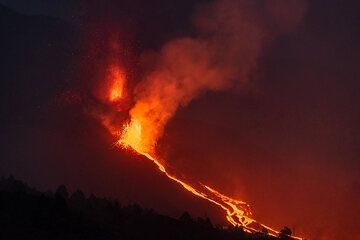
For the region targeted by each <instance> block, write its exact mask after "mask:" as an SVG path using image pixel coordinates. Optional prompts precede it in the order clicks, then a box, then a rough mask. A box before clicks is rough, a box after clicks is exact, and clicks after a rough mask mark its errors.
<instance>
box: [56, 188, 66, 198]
mask: <svg viewBox="0 0 360 240" xmlns="http://www.w3.org/2000/svg"><path fill="white" fill-rule="evenodd" d="M55 197H62V198H64V199H68V197H69V192H68V190H67V188H66V186H65V185H61V186H59V187H58V188H57V189H56V192H55Z"/></svg>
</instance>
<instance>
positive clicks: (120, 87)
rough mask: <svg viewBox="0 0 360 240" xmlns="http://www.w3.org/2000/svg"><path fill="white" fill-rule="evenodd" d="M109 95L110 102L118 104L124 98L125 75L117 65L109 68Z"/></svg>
mask: <svg viewBox="0 0 360 240" xmlns="http://www.w3.org/2000/svg"><path fill="white" fill-rule="evenodd" d="M109 83H110V86H109V93H108V100H109V101H110V102H118V101H119V100H121V99H122V98H123V97H124V87H125V74H124V72H123V71H121V69H120V68H119V67H118V66H117V65H112V66H110V67H109Z"/></svg>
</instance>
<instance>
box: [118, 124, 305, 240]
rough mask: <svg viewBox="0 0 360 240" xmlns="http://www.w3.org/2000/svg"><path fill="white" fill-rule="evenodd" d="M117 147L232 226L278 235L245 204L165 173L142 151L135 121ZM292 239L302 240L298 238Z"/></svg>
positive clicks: (138, 127) (126, 129)
mask: <svg viewBox="0 0 360 240" xmlns="http://www.w3.org/2000/svg"><path fill="white" fill-rule="evenodd" d="M117 145H118V146H120V147H124V148H127V149H131V150H133V151H135V152H137V153H138V154H140V155H142V156H144V157H146V158H147V159H149V160H151V161H152V162H153V163H155V164H156V166H157V167H158V169H159V170H160V171H161V172H163V173H164V174H165V175H166V176H167V177H168V178H170V179H171V180H173V181H175V182H177V183H179V184H180V185H182V186H183V187H184V188H185V189H186V190H188V191H189V192H191V193H192V194H194V195H196V196H198V197H201V198H203V199H206V200H207V201H209V202H211V203H213V204H215V205H217V206H219V207H221V208H222V209H223V210H224V211H225V212H226V219H227V220H228V221H229V222H230V223H231V224H232V225H233V226H241V227H243V229H244V230H245V231H247V232H261V231H262V230H263V229H266V230H267V231H268V235H271V236H276V235H278V234H279V231H276V230H274V229H272V228H270V227H268V226H266V225H264V224H262V223H259V222H257V221H256V220H254V219H252V218H251V217H249V216H251V215H252V213H251V211H250V206H249V205H248V204H247V203H245V202H243V201H239V200H236V199H233V198H231V197H228V196H226V195H224V194H222V193H220V192H219V191H217V190H215V189H213V188H211V187H209V186H207V185H205V184H202V183H199V185H200V188H201V189H199V188H195V187H193V186H191V185H190V184H188V183H185V182H184V181H183V180H180V179H179V178H177V177H176V176H174V175H171V174H170V173H169V172H167V171H166V168H165V166H164V165H163V164H161V162H160V161H159V160H158V159H157V158H156V157H154V156H153V155H151V154H150V153H148V152H145V151H143V149H148V148H147V147H146V146H145V147H144V146H143V145H142V126H141V124H140V123H139V121H137V120H136V119H132V121H131V122H130V123H129V124H128V125H126V126H125V128H124V130H123V132H122V135H121V136H120V139H119V140H118V141H117ZM292 238H294V239H303V238H300V237H292Z"/></svg>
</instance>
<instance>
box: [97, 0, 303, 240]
mask: <svg viewBox="0 0 360 240" xmlns="http://www.w3.org/2000/svg"><path fill="white" fill-rule="evenodd" d="M288 7H298V6H291V4H290V5H289V6H288ZM268 8H269V9H270V10H269V13H264V12H263V11H260V10H259V9H258V6H257V5H256V4H254V3H252V1H231V0H221V1H215V2H214V3H213V4H212V5H209V6H206V7H204V8H203V9H201V11H200V12H199V14H197V15H196V18H195V26H196V28H197V29H198V34H197V35H196V36H194V37H183V38H178V39H174V40H171V41H169V42H167V43H165V44H164V46H163V47H162V48H161V50H160V51H159V52H158V54H157V55H156V57H155V59H154V63H155V66H154V67H153V68H152V69H151V70H150V71H149V73H147V74H146V75H145V76H143V79H141V81H140V82H139V83H138V84H137V86H136V87H135V88H134V91H133V93H131V94H129V96H132V98H133V103H134V104H133V106H132V107H131V108H130V110H129V117H130V119H128V123H127V124H125V126H122V127H121V124H119V123H117V124H113V122H114V120H113V119H111V117H110V116H103V115H104V114H103V115H102V116H100V118H101V120H102V122H103V124H104V125H105V126H106V127H107V128H108V129H109V131H110V132H111V133H112V134H113V135H114V136H115V137H116V138H118V139H117V142H116V144H117V146H120V147H124V148H127V149H130V150H132V151H134V152H136V153H138V154H140V155H143V156H144V157H146V158H147V159H149V160H151V161H152V162H153V163H155V164H156V166H157V167H158V169H159V170H160V171H161V172H163V173H164V174H165V175H166V176H167V177H168V178H170V179H171V180H173V181H175V182H177V183H179V184H181V185H182V186H183V187H184V188H185V189H186V190H188V191H190V192H191V193H192V194H194V195H196V196H198V197H201V198H203V199H206V200H207V201H209V202H211V203H213V204H215V205H217V206H218V207H220V208H221V209H223V210H224V211H225V212H226V219H227V220H228V221H229V222H230V223H231V224H232V225H234V226H241V227H243V228H244V229H245V230H247V231H249V232H261V231H265V232H267V233H268V234H270V235H274V236H275V235H277V234H279V232H278V231H276V230H274V229H272V228H270V227H268V226H266V225H264V224H262V223H260V222H258V221H256V220H255V219H253V218H252V217H251V216H252V213H251V211H250V207H249V205H248V204H247V203H246V202H244V201H240V200H237V199H233V198H231V197H229V196H226V195H225V194H223V193H221V191H218V190H215V189H214V188H212V187H210V186H208V185H206V184H204V183H202V182H197V181H189V180H188V179H184V177H178V176H182V175H181V174H180V173H177V172H176V170H175V171H174V172H173V171H171V172H169V171H168V170H167V168H166V164H164V162H163V161H162V160H160V159H159V158H158V157H157V154H156V149H155V148H156V145H157V142H158V140H159V139H160V138H161V137H162V136H163V133H164V130H165V126H166V124H167V122H168V121H169V120H170V119H171V118H172V117H173V116H174V115H175V113H176V111H177V109H178V108H179V107H180V106H182V107H184V106H186V105H187V104H188V103H189V102H191V100H193V99H195V98H197V97H198V96H200V95H201V94H202V93H204V92H206V91H225V90H228V89H229V88H232V87H241V86H243V85H244V84H245V83H247V82H248V80H249V76H250V75H251V73H252V71H253V70H254V69H255V68H256V62H257V59H258V58H259V56H260V54H261V51H262V48H263V47H264V46H265V45H266V44H267V43H268V42H269V41H270V40H271V39H273V38H274V36H276V34H279V32H276V31H275V32H272V31H270V30H269V28H270V25H269V23H268V22H267V19H266V18H267V17H269V16H271V14H276V13H273V12H271V4H269V6H268ZM302 14H303V12H302V11H299V12H298V16H295V17H294V19H295V20H293V23H292V25H293V26H292V27H295V26H296V24H297V23H298V22H299V21H300V19H301V17H302ZM289 28H290V27H289V26H287V29H286V31H288V30H289ZM110 70H111V71H109V74H110V75H109V76H110V77H108V78H107V79H108V81H109V82H110V86H111V88H110V89H109V91H108V92H107V94H108V97H107V99H108V100H109V101H110V102H114V101H115V102H117V103H119V102H120V103H121V99H122V96H123V94H124V91H125V89H124V86H125V82H126V79H125V75H124V74H123V72H124V71H122V70H120V69H117V68H113V67H110ZM126 91H130V89H128V90H126ZM119 126H120V127H119ZM194 178H195V179H196V177H194ZM298 239H300V238H298Z"/></svg>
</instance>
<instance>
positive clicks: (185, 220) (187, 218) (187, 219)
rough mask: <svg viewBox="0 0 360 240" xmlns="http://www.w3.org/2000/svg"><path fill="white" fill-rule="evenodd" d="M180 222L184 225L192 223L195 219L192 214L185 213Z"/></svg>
mask: <svg viewBox="0 0 360 240" xmlns="http://www.w3.org/2000/svg"><path fill="white" fill-rule="evenodd" d="M179 220H180V221H181V222H183V223H192V222H193V219H192V218H191V216H190V214H189V213H188V212H186V211H185V212H183V214H181V216H180V218H179Z"/></svg>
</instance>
